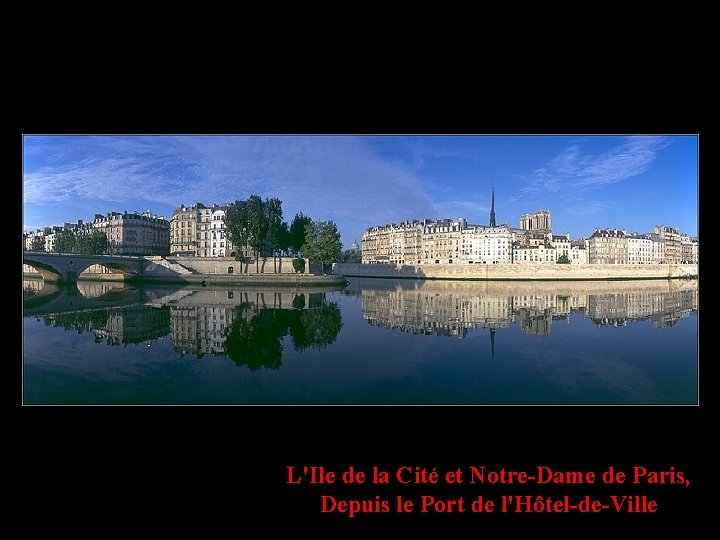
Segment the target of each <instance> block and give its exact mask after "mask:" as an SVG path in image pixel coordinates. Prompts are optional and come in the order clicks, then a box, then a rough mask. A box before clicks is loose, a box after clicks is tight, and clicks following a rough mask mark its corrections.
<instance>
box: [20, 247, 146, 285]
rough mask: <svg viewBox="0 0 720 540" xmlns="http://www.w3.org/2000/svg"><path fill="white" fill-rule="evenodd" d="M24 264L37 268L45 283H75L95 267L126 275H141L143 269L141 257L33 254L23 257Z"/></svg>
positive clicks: (26, 254)
mask: <svg viewBox="0 0 720 540" xmlns="http://www.w3.org/2000/svg"><path fill="white" fill-rule="evenodd" d="M23 263H24V264H27V265H29V266H32V267H33V268H35V269H36V270H37V271H38V273H39V274H40V275H41V276H42V278H43V280H45V281H61V282H75V281H77V278H78V276H79V275H80V274H81V273H82V272H84V271H85V270H87V269H88V268H90V267H91V266H93V265H96V264H97V265H100V266H104V267H105V268H107V269H109V270H111V271H113V272H119V273H121V274H124V275H132V274H139V273H141V272H142V269H143V262H142V259H141V258H140V257H114V256H108V255H75V254H51V253H42V252H40V253H31V252H26V253H25V254H24V255H23Z"/></svg>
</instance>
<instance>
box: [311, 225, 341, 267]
mask: <svg viewBox="0 0 720 540" xmlns="http://www.w3.org/2000/svg"><path fill="white" fill-rule="evenodd" d="M302 252H303V255H305V257H307V258H308V259H310V261H311V262H313V261H314V262H319V263H322V265H323V272H324V271H325V265H326V264H330V263H333V262H337V261H338V260H339V259H340V255H341V252H342V243H341V242H340V233H339V232H338V230H337V226H336V225H335V222H333V221H313V222H312V223H309V224H308V225H306V226H305V244H303V247H302Z"/></svg>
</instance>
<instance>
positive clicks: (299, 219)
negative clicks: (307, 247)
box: [289, 212, 312, 255]
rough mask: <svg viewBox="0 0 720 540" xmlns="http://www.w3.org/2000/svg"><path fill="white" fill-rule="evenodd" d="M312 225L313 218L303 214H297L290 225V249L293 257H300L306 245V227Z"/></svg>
mask: <svg viewBox="0 0 720 540" xmlns="http://www.w3.org/2000/svg"><path fill="white" fill-rule="evenodd" d="M310 223H312V218H310V217H308V216H306V215H304V214H303V213H302V212H300V213H299V214H295V217H294V218H293V220H292V223H291V224H290V242H289V247H290V250H291V252H292V254H293V255H299V254H300V250H302V247H303V245H304V244H305V227H306V226H307V225H309V224H310Z"/></svg>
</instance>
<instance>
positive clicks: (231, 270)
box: [228, 266, 235, 298]
mask: <svg viewBox="0 0 720 540" xmlns="http://www.w3.org/2000/svg"><path fill="white" fill-rule="evenodd" d="M234 270H235V269H234V268H233V267H232V266H228V274H232V273H233V271H234ZM230 294H232V293H230ZM228 298H232V296H228Z"/></svg>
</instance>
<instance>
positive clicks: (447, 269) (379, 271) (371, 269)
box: [332, 263, 698, 281]
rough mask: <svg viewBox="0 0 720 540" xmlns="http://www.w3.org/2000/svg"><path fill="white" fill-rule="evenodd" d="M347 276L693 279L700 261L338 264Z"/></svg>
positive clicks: (337, 271)
mask: <svg viewBox="0 0 720 540" xmlns="http://www.w3.org/2000/svg"><path fill="white" fill-rule="evenodd" d="M332 271H333V274H336V275H342V276H345V277H363V278H395V279H442V280H469V281H613V280H636V279H637V280H642V279H693V278H697V277H698V265H697V264H583V265H570V264H487V265H485V264H475V265H472V264H464V265H459V264H426V265H406V264H359V263H335V264H333V270H332Z"/></svg>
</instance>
